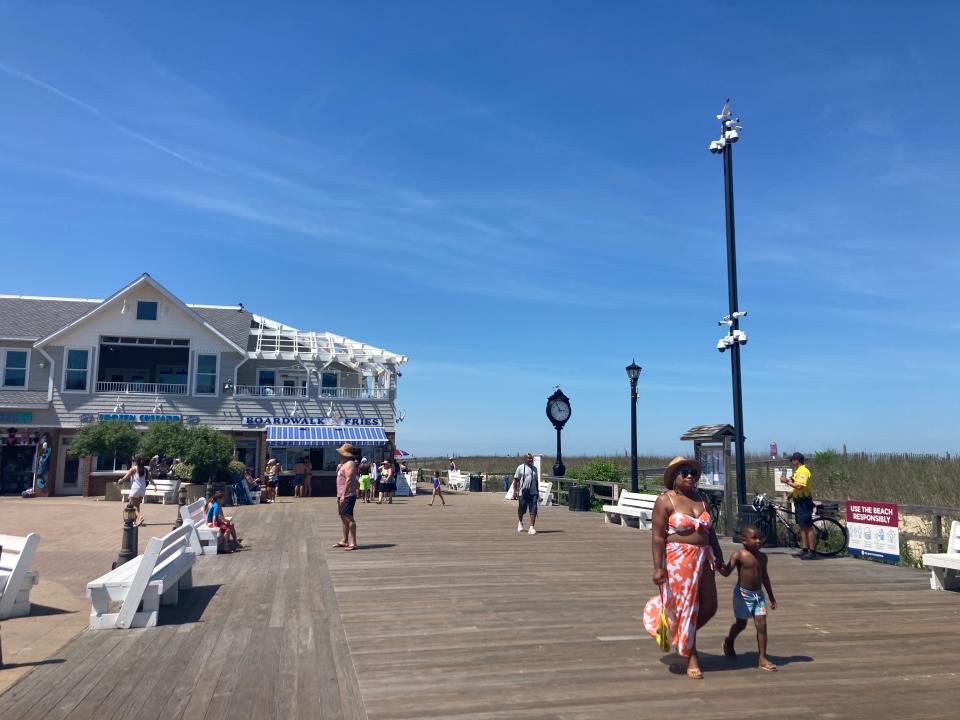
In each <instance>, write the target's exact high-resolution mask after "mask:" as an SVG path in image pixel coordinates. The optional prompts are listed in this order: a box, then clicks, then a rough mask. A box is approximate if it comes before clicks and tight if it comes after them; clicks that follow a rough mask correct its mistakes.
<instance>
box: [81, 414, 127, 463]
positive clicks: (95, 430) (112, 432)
mask: <svg viewBox="0 0 960 720" xmlns="http://www.w3.org/2000/svg"><path fill="white" fill-rule="evenodd" d="M139 442H140V434H139V433H138V432H137V429H136V428H135V427H134V426H133V423H129V422H124V421H123V420H105V421H104V422H98V423H94V424H92V425H84V426H83V427H82V428H80V432H79V433H77V435H76V437H75V438H74V439H73V441H72V442H71V443H70V447H69V449H68V450H67V454H68V455H70V457H82V456H84V455H100V456H102V457H109V458H115V457H119V458H122V459H123V460H124V461H129V459H130V457H131V456H132V455H133V453H134V452H135V451H136V449H137V444H138V443H139Z"/></svg>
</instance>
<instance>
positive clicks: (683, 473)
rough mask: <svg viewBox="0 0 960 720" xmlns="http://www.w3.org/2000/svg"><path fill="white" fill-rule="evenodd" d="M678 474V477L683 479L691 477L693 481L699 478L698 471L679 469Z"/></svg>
mask: <svg viewBox="0 0 960 720" xmlns="http://www.w3.org/2000/svg"><path fill="white" fill-rule="evenodd" d="M678 474H679V475H680V477H683V478H688V477H692V478H693V479H694V480H696V479H697V478H698V477H700V471H699V470H694V469H693V468H680V472H679V473H678Z"/></svg>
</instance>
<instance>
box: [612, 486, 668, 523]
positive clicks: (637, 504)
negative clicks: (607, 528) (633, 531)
mask: <svg viewBox="0 0 960 720" xmlns="http://www.w3.org/2000/svg"><path fill="white" fill-rule="evenodd" d="M657 497H658V496H657V495H644V494H643V493H632V492H621V493H620V497H619V498H618V499H617V504H616V505H604V506H603V521H604V522H611V520H612V519H613V516H614V515H616V516H618V517H619V518H620V524H621V525H622V526H623V527H627V518H636V519H637V527H639V528H640V529H642V530H649V529H650V527H651V525H652V518H653V504H654V503H655V502H656V501H657Z"/></svg>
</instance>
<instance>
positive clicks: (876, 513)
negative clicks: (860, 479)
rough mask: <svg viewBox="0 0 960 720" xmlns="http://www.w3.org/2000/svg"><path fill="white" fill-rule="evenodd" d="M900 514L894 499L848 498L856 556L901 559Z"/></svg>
mask: <svg viewBox="0 0 960 720" xmlns="http://www.w3.org/2000/svg"><path fill="white" fill-rule="evenodd" d="M899 524H900V516H899V513H898V512H897V506H896V505H895V504H893V503H878V502H866V501H862V500H848V501H847V531H848V532H849V534H850V546H849V552H850V554H851V555H853V556H854V557H867V558H875V559H877V560H887V561H889V562H899V561H900V530H899Z"/></svg>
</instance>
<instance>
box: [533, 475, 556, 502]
mask: <svg viewBox="0 0 960 720" xmlns="http://www.w3.org/2000/svg"><path fill="white" fill-rule="evenodd" d="M537 490H538V491H539V492H540V504H541V505H543V506H546V507H549V506H550V505H553V496H552V495H551V493H552V492H553V481H550V482H544V481H543V480H541V481H540V482H539V483H537Z"/></svg>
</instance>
